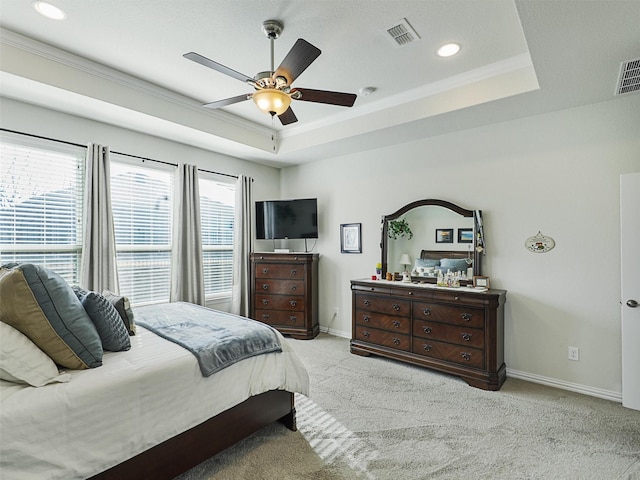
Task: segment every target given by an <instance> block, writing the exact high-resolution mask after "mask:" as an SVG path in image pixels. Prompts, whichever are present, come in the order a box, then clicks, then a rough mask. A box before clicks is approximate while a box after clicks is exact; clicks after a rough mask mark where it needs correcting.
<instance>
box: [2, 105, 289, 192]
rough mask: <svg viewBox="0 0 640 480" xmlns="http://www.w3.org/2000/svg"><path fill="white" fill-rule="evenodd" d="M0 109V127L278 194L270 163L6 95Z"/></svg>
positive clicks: (276, 174) (276, 172)
mask: <svg viewBox="0 0 640 480" xmlns="http://www.w3.org/2000/svg"><path fill="white" fill-rule="evenodd" d="M0 110H1V111H2V115H1V116H0V126H1V127H2V128H6V129H9V130H16V131H20V132H24V133H30V134H34V135H41V136H44V137H49V138H54V139H57V140H64V141H67V142H72V143H78V144H81V145H85V144H87V143H88V142H94V143H100V144H102V145H107V146H109V148H110V149H111V150H112V151H117V152H122V153H127V154H130V155H139V156H141V157H147V158H152V159H154V160H162V161H164V162H171V163H178V162H184V163H189V164H192V165H197V166H198V167H200V168H203V169H205V170H211V171H215V172H221V173H226V174H230V175H239V174H242V175H248V176H251V177H253V178H254V179H255V182H254V196H255V197H256V198H263V197H269V198H271V197H273V198H277V197H278V195H279V194H280V193H279V190H280V172H279V170H278V169H275V168H272V167H266V166H263V165H258V164H256V163H253V162H248V161H244V160H239V159H237V158H233V157H229V156H226V155H221V154H218V153H215V152H211V151H208V150H203V149H200V148H196V147H191V146H189V145H185V144H182V143H177V142H173V141H170V140H165V139H163V138H159V137H154V136H152V135H146V134H143V133H139V132H134V131H132V130H127V129H124V128H119V127H115V126H113V125H108V124H105V123H102V122H99V121H97V120H88V119H86V118H80V117H76V116H73V115H68V114H65V113H61V112H57V111H53V110H49V109H46V108H41V107H37V106H34V105H30V104H26V103H22V102H19V101H15V100H12V99H8V98H3V97H0Z"/></svg>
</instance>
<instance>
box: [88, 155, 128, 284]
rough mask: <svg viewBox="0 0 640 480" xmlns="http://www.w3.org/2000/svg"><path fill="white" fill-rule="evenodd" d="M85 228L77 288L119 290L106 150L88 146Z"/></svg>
mask: <svg viewBox="0 0 640 480" xmlns="http://www.w3.org/2000/svg"><path fill="white" fill-rule="evenodd" d="M85 182H86V188H85V189H84V211H85V229H84V241H83V244H82V259H81V267H80V285H81V286H82V287H84V288H86V289H87V290H91V291H96V292H102V291H103V290H111V291H113V292H117V291H119V286H118V268H117V263H116V236H115V229H114V226H113V211H112V208H111V178H110V167H109V147H104V146H102V145H97V144H94V143H89V145H88V146H87V157H86V162H85Z"/></svg>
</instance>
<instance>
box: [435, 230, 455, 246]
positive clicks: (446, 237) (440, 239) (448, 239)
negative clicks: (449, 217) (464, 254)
mask: <svg viewBox="0 0 640 480" xmlns="http://www.w3.org/2000/svg"><path fill="white" fill-rule="evenodd" d="M436 243H453V228H436Z"/></svg>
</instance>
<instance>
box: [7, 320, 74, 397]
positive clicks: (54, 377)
mask: <svg viewBox="0 0 640 480" xmlns="http://www.w3.org/2000/svg"><path fill="white" fill-rule="evenodd" d="M0 378H2V380H8V381H9V382H14V383H26V384H29V385H31V386H33V387H42V386H43V385H46V384H47V383H52V382H68V381H69V380H70V379H71V375H69V374H68V373H63V374H61V373H60V372H58V367H57V366H56V364H55V363H53V360H51V359H50V358H49V357H48V356H47V355H46V354H45V353H44V352H43V351H42V350H40V349H39V348H38V347H37V346H36V344H35V343H33V342H32V341H31V340H29V338H28V337H27V336H26V335H24V334H22V333H21V332H19V331H18V330H16V329H15V328H13V327H12V326H11V325H9V324H7V323H4V322H0Z"/></svg>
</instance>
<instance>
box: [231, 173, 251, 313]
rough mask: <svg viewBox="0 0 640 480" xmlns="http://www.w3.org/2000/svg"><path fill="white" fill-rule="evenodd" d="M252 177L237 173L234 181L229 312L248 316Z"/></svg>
mask: <svg viewBox="0 0 640 480" xmlns="http://www.w3.org/2000/svg"><path fill="white" fill-rule="evenodd" d="M252 183H253V178H251V177H245V176H244V175H239V176H238V180H237V181H236V205H235V216H234V222H233V228H234V230H233V285H232V288H231V313H235V314H236V315H242V316H244V317H248V316H249V301H250V289H249V282H250V279H249V275H250V265H249V254H250V253H251V252H252V251H253V218H252V215H251V212H252V208H253V191H252V188H253V187H252Z"/></svg>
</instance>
